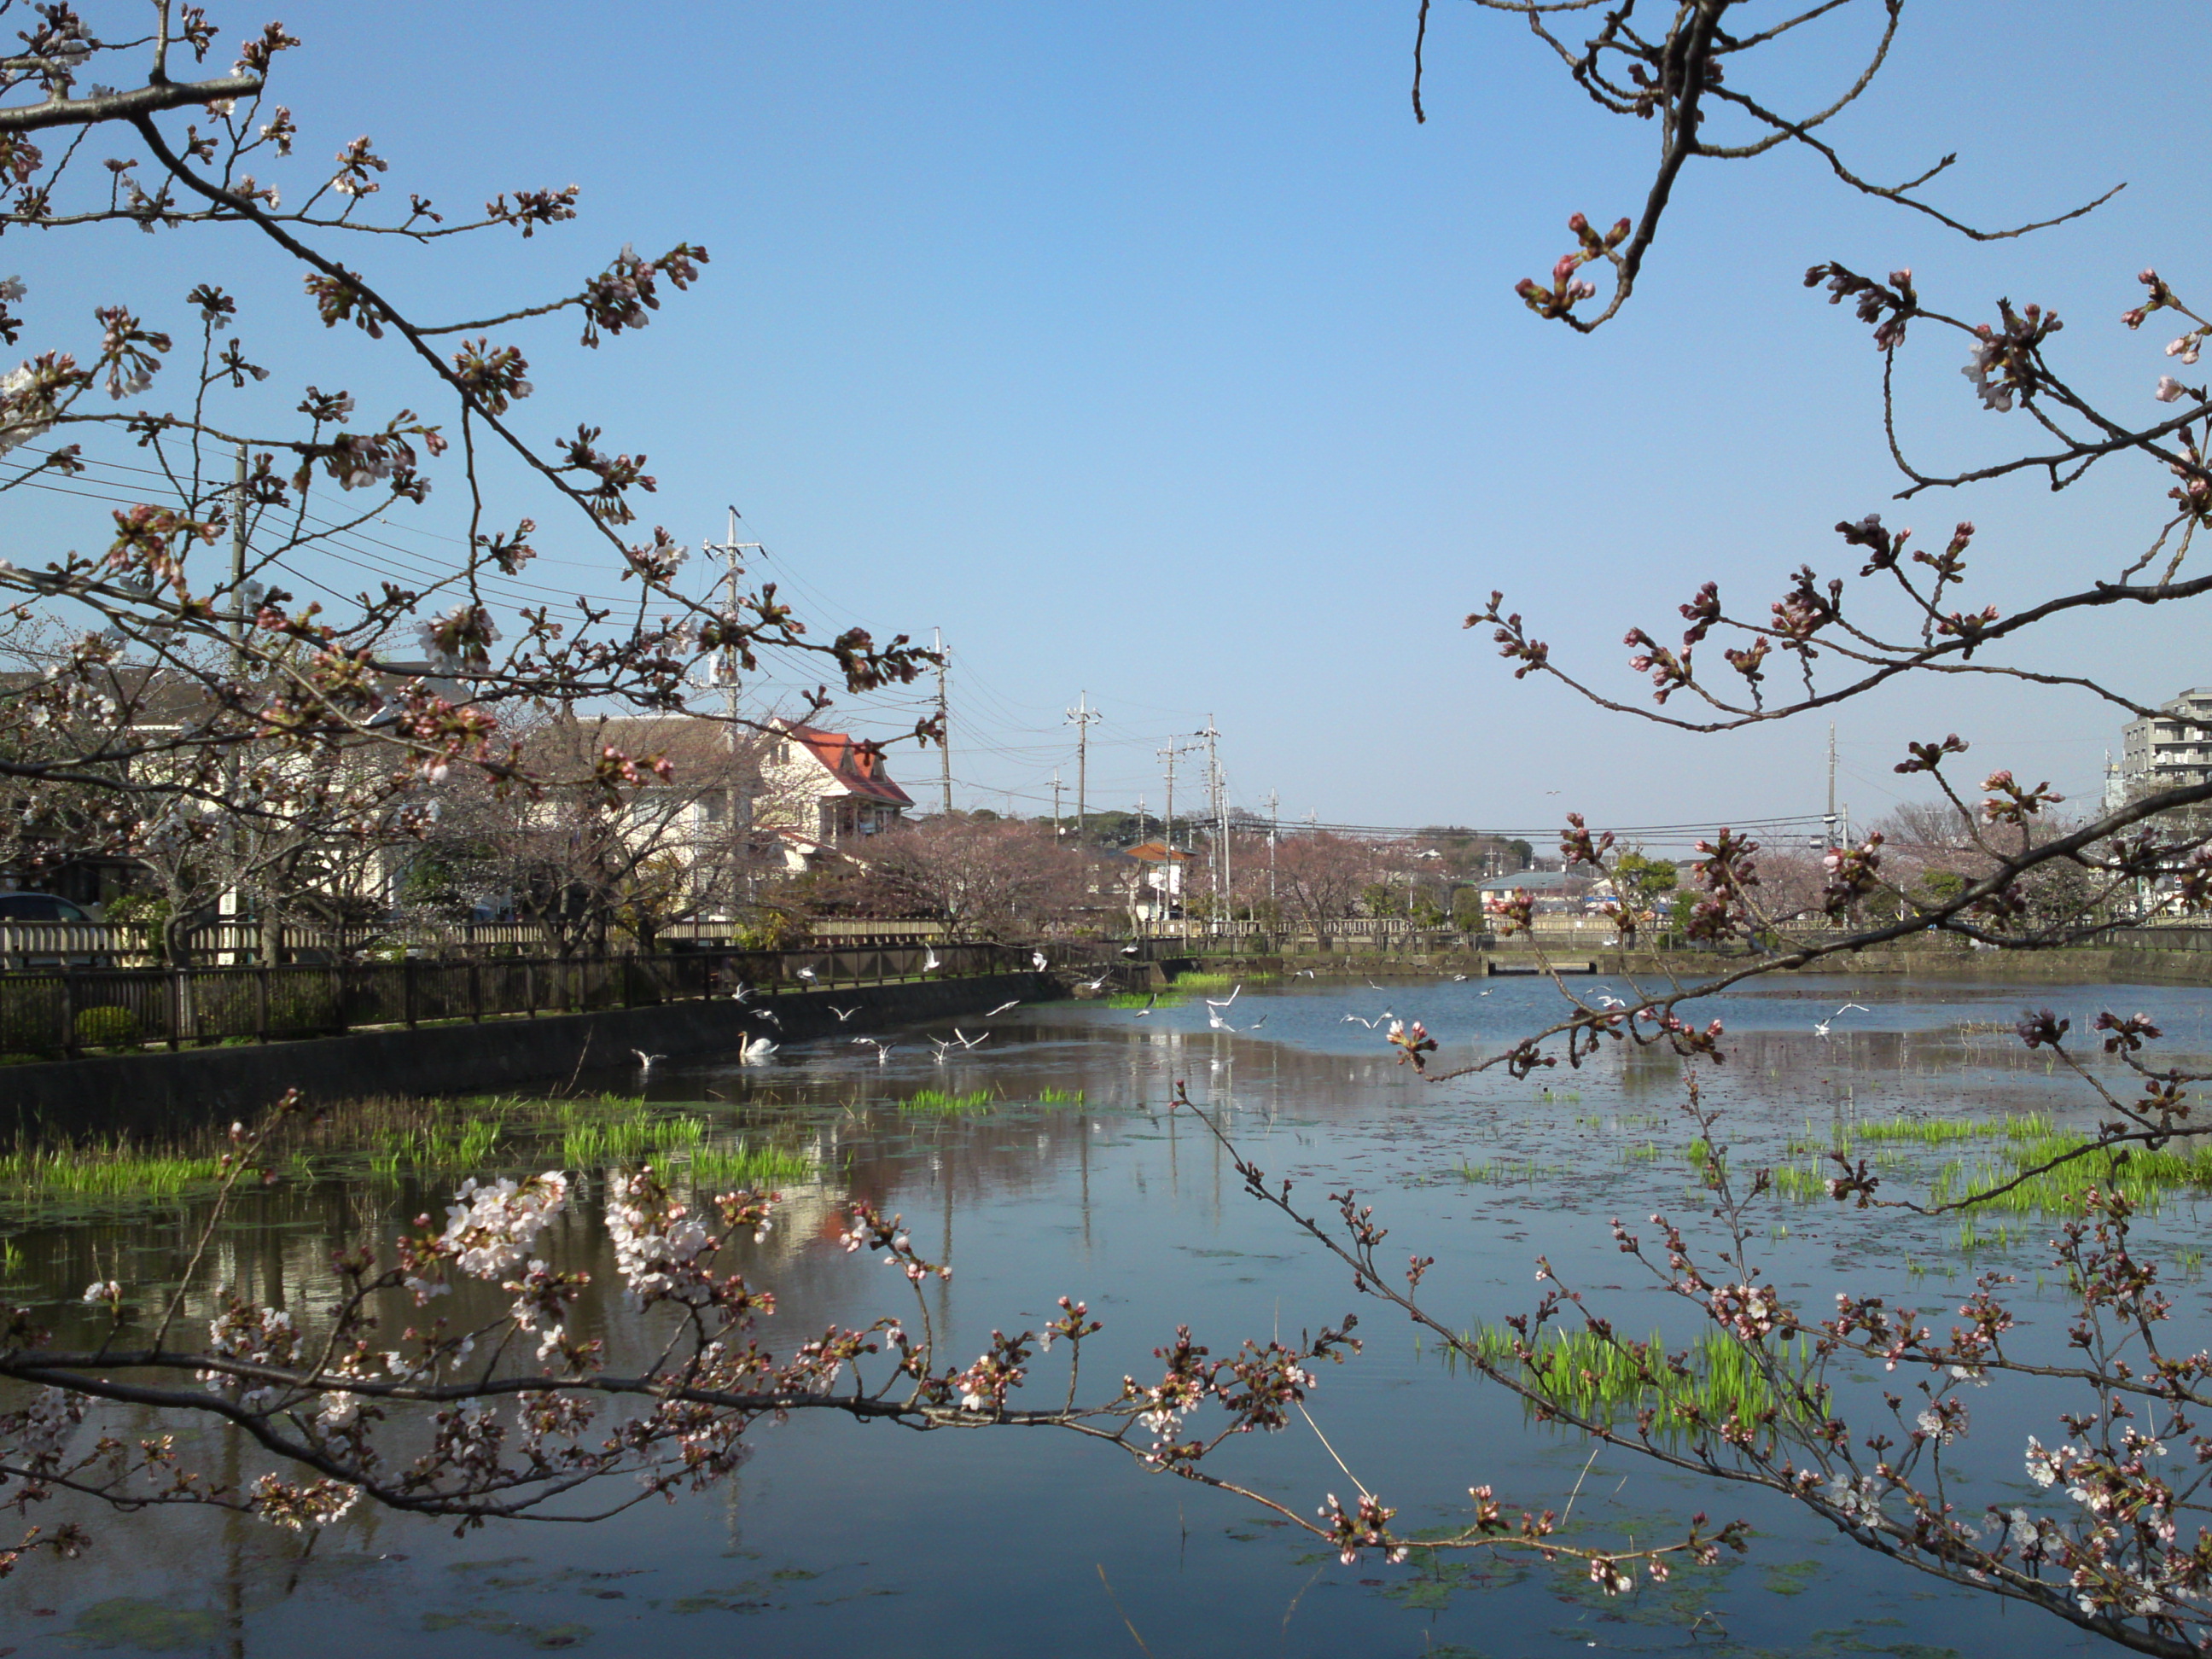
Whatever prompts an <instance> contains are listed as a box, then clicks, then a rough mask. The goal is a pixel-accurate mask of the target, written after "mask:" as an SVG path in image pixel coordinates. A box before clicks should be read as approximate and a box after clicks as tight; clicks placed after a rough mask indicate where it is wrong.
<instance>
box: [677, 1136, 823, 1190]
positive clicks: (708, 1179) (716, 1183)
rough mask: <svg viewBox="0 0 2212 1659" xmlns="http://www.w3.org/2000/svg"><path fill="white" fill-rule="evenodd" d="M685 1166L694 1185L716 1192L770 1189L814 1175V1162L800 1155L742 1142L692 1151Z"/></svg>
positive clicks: (803, 1154)
mask: <svg viewBox="0 0 2212 1659" xmlns="http://www.w3.org/2000/svg"><path fill="white" fill-rule="evenodd" d="M687 1167H688V1168H689V1169H690V1175H691V1179H692V1181H693V1182H694V1183H696V1185H698V1186H701V1187H711V1188H714V1190H715V1191H717V1192H728V1191H730V1190H731V1189H732V1188H741V1187H749V1188H755V1189H758V1188H764V1187H774V1186H776V1185H779V1184H781V1183H783V1182H794V1181H807V1180H811V1178H812V1177H813V1175H814V1160H813V1159H812V1158H809V1157H807V1156H806V1155H805V1153H804V1152H791V1151H789V1150H787V1149H786V1148H784V1147H781V1146H748V1145H747V1144H746V1143H744V1141H739V1142H738V1144H737V1145H736V1146H700V1147H696V1148H694V1149H693V1151H692V1153H691V1161H690V1164H689V1165H688V1166H687Z"/></svg>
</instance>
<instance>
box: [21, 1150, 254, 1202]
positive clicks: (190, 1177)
mask: <svg viewBox="0 0 2212 1659" xmlns="http://www.w3.org/2000/svg"><path fill="white" fill-rule="evenodd" d="M221 1179H222V1171H221V1170H219V1169H218V1168H217V1166H216V1160H215V1159H214V1158H211V1157H210V1158H188V1157H185V1156H182V1155H179V1154H175V1153H163V1152H143V1151H141V1150H138V1149H137V1148H134V1147H131V1146H126V1145H125V1144H124V1143H122V1142H121V1141H116V1142H112V1143H110V1144H106V1145H98V1144H94V1145H88V1146H43V1147H29V1148H23V1147H19V1148H17V1149H16V1150H15V1151H13V1152H8V1153H5V1154H0V1204H6V1205H9V1206H23V1207H26V1208H32V1209H41V1208H45V1207H47V1206H52V1205H57V1204H63V1205H66V1204H88V1203H89V1204H100V1203H114V1202H125V1201H130V1200H143V1199H154V1200H163V1199H173V1198H179V1197H181V1196H182V1195H184V1194H185V1193H188V1192H191V1191H192V1190H193V1189H195V1188H204V1187H212V1186H213V1185H215V1184H216V1182H218V1181H220V1180H221Z"/></svg>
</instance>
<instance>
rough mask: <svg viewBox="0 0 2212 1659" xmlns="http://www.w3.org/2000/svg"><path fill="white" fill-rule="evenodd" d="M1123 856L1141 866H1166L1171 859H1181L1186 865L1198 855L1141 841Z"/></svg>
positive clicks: (1152, 842) (1153, 842)
mask: <svg viewBox="0 0 2212 1659" xmlns="http://www.w3.org/2000/svg"><path fill="white" fill-rule="evenodd" d="M1121 856H1122V857H1123V858H1129V859H1134V860H1137V862H1138V863H1139V864H1165V863H1166V862H1168V860H1170V859H1181V860H1182V861H1183V862H1184V863H1186V864H1188V863H1189V862H1190V860H1193V859H1194V858H1196V857H1197V856H1198V854H1195V853H1186V852H1184V851H1183V850H1182V848H1180V847H1175V848H1170V847H1167V846H1164V845H1163V844H1162V843H1160V842H1156V841H1140V842H1138V843H1137V844H1136V845H1135V846H1134V847H1132V848H1128V849H1127V851H1126V852H1124V853H1123V854H1121Z"/></svg>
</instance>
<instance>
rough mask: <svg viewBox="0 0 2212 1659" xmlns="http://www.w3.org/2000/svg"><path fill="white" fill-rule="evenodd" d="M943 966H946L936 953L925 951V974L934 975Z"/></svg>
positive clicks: (922, 960)
mask: <svg viewBox="0 0 2212 1659" xmlns="http://www.w3.org/2000/svg"><path fill="white" fill-rule="evenodd" d="M943 966H945V964H944V963H941V962H939V960H938V959H937V952H936V951H931V950H926V951H924V952H923V953H922V958H921V971H922V972H923V973H925V974H933V973H935V972H936V971H937V970H938V969H940V968H942V967H943Z"/></svg>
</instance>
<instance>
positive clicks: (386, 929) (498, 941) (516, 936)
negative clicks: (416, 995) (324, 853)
mask: <svg viewBox="0 0 2212 1659" xmlns="http://www.w3.org/2000/svg"><path fill="white" fill-rule="evenodd" d="M158 931H159V930H158V929H156V928H155V927H149V926H148V925H147V924H145V923H143V922H82V921H0V969H23V968H40V967H58V966H59V965H61V964H62V963H70V964H72V965H74V966H78V967H131V966H151V965H152V964H154V963H156V962H158V961H159V960H160V957H161V949H160V940H159V939H158V937H157V934H158ZM737 932H738V925H737V924H736V923H734V922H729V921H673V922H668V923H666V924H665V925H663V926H661V927H657V928H655V929H654V930H653V939H654V942H655V944H656V945H659V946H660V947H662V948H665V947H666V946H668V945H721V946H732V945H733V944H734V941H735V939H736V935H737ZM276 934H277V941H278V942H277V951H278V955H279V957H281V958H282V959H284V960H287V961H291V962H309V963H322V962H335V961H341V960H346V959H349V958H353V957H361V956H364V955H367V954H369V953H372V952H377V951H389V952H391V953H392V954H394V955H397V954H398V953H400V952H402V951H416V952H422V953H427V954H434V955H441V956H442V955H492V954H495V953H498V952H502V951H504V952H506V953H507V954H509V955H513V954H514V953H516V952H522V951H535V952H548V951H551V950H552V949H553V948H554V940H553V937H552V935H551V934H550V933H549V932H548V931H547V930H546V929H545V928H544V927H543V926H541V925H540V924H538V923H537V922H533V921H472V922H456V923H454V924H453V925H451V926H449V927H421V926H414V925H399V924H392V925H385V926H367V927H312V926H302V925H300V924H297V923H290V922H288V923H285V924H284V925H283V926H282V927H278V928H277V929H276ZM807 936H808V938H809V939H812V940H816V941H818V942H820V943H822V944H823V945H835V944H845V943H853V944H860V943H866V944H878V943H891V942H896V941H902V940H908V939H912V940H930V939H943V938H944V937H945V926H944V924H943V923H942V922H937V921H913V920H895V921H878V920H875V919H872V918H868V917H856V918H849V919H848V918H836V919H831V920H823V921H817V922H816V923H815V924H814V925H813V926H812V927H810V928H809V929H808V935H807ZM263 944H264V939H263V936H262V931H261V925H260V923H258V922H255V921H212V922H206V923H203V924H202V925H201V926H199V927H194V928H191V929H190V930H189V931H188V932H187V933H185V948H186V949H187V950H188V951H190V952H191V956H192V957H193V959H194V960H196V961H198V962H203V963H210V964H212V965H216V966H230V965H234V964H235V963H240V962H243V961H246V960H249V959H250V960H253V961H257V962H258V960H259V959H260V957H261V952H262V946H263ZM617 954H623V952H621V951H617Z"/></svg>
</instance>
